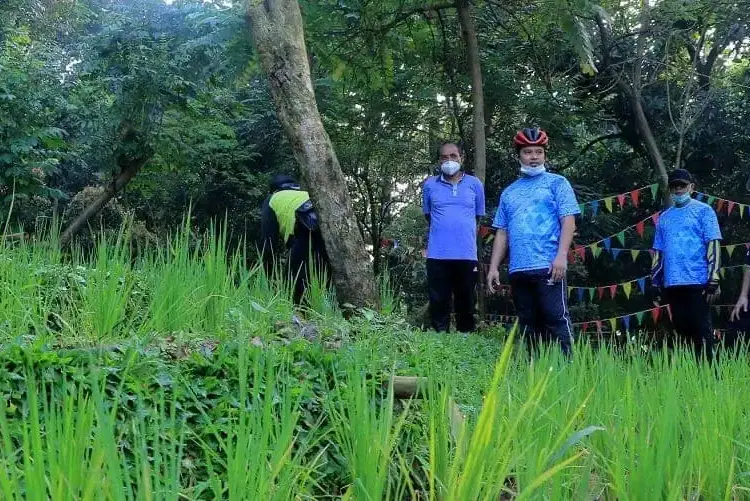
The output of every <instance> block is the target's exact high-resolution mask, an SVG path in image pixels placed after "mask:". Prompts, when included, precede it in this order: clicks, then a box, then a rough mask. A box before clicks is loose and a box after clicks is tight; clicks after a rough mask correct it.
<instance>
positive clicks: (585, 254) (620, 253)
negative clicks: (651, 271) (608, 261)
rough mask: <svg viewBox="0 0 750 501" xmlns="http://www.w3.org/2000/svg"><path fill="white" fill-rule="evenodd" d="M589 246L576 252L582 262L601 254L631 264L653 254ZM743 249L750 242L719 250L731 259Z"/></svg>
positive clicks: (641, 250)
mask: <svg viewBox="0 0 750 501" xmlns="http://www.w3.org/2000/svg"><path fill="white" fill-rule="evenodd" d="M590 245H593V244H589V245H587V246H583V247H585V248H586V249H587V250H586V251H584V252H581V251H578V254H577V255H578V256H579V257H581V260H582V261H585V260H586V258H587V257H588V256H591V257H593V258H599V257H601V256H602V254H604V253H606V254H608V255H610V256H611V257H612V259H618V258H619V257H620V256H625V257H626V258H630V259H631V260H632V261H633V262H636V260H637V259H638V258H639V257H640V256H641V254H647V255H649V256H650V255H651V254H653V250H651V249H634V248H622V247H609V248H607V247H606V246H605V247H604V248H602V249H600V250H598V251H596V254H595V251H593V250H592V249H591V248H589V247H590ZM742 247H744V248H745V249H746V250H750V242H742V243H738V244H731V245H722V246H721V249H722V250H723V251H724V253H725V255H726V256H727V257H728V258H730V259H731V258H732V257H733V256H734V253H735V251H736V250H737V248H742Z"/></svg>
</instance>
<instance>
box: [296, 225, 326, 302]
mask: <svg viewBox="0 0 750 501" xmlns="http://www.w3.org/2000/svg"><path fill="white" fill-rule="evenodd" d="M297 226H298V228H297V229H296V230H295V232H294V235H293V236H292V237H291V239H290V242H289V244H288V245H289V269H290V272H291V274H292V279H293V280H294V295H293V300H294V304H296V305H299V304H301V303H302V298H303V296H304V294H305V290H306V289H307V286H308V284H309V283H310V266H311V265H313V266H314V267H315V272H316V273H318V274H319V275H322V273H323V272H324V271H327V268H328V256H327V254H326V251H325V246H324V245H323V237H322V235H321V234H320V232H319V231H315V232H310V231H308V230H306V229H303V228H300V227H299V226H300V225H297Z"/></svg>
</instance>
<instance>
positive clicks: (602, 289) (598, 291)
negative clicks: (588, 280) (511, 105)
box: [596, 287, 604, 299]
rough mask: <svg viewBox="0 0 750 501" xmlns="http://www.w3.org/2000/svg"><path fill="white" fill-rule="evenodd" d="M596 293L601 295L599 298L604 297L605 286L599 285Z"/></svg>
mask: <svg viewBox="0 0 750 501" xmlns="http://www.w3.org/2000/svg"><path fill="white" fill-rule="evenodd" d="M596 293H597V294H598V295H599V299H601V298H603V297H604V287H597V288H596Z"/></svg>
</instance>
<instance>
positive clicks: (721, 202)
mask: <svg viewBox="0 0 750 501" xmlns="http://www.w3.org/2000/svg"><path fill="white" fill-rule="evenodd" d="M724 202H726V200H724V199H723V198H720V199H719V201H718V202H716V212H721V209H723V208H724Z"/></svg>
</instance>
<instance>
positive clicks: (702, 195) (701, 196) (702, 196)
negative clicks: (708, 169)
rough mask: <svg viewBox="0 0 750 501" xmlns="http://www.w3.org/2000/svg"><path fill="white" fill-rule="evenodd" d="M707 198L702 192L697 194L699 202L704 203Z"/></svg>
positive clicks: (696, 197)
mask: <svg viewBox="0 0 750 501" xmlns="http://www.w3.org/2000/svg"><path fill="white" fill-rule="evenodd" d="M705 197H706V195H704V194H703V193H701V192H700V191H697V192H695V199H696V200H698V201H699V202H702V201H703V199H704V198H705Z"/></svg>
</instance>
